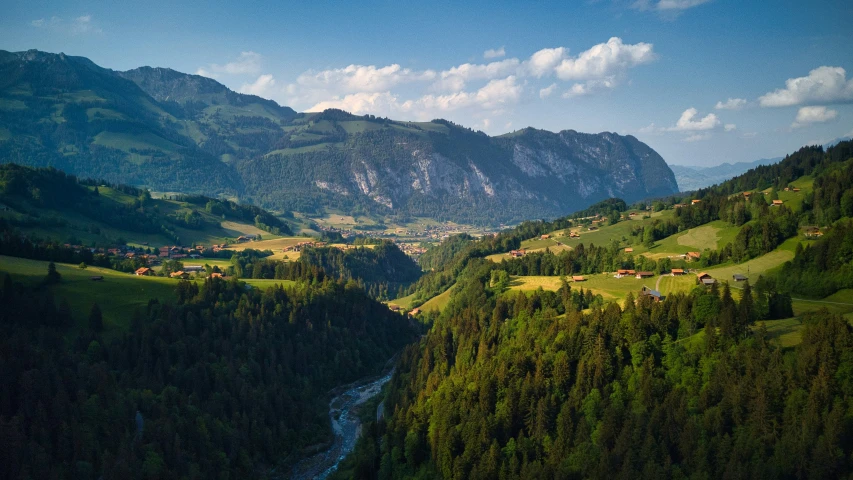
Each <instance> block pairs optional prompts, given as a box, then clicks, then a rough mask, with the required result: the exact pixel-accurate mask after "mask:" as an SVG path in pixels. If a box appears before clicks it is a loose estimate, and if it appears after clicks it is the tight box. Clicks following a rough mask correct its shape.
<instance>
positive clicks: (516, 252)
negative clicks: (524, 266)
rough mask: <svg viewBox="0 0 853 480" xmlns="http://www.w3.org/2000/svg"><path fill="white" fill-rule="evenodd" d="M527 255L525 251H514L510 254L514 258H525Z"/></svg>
mask: <svg viewBox="0 0 853 480" xmlns="http://www.w3.org/2000/svg"><path fill="white" fill-rule="evenodd" d="M525 253H527V252H526V251H525V250H524V249H521V250H513V251H511V252H509V254H510V255H512V256H513V257H523V256H524V254H525Z"/></svg>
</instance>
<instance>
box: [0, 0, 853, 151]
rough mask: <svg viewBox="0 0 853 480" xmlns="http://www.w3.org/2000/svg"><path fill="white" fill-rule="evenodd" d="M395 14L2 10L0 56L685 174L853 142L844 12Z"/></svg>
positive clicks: (715, 7)
mask: <svg viewBox="0 0 853 480" xmlns="http://www.w3.org/2000/svg"><path fill="white" fill-rule="evenodd" d="M400 3H402V2H395V1H379V2H373V1H363V2H299V3H287V2H241V3H239V4H236V3H235V4H230V3H229V2H219V1H205V2H184V3H182V4H181V5H173V4H172V2H160V1H157V0H151V1H146V2H133V3H125V2H86V1H74V0H66V1H62V2H16V1H13V2H11V4H7V5H4V8H3V12H4V14H3V16H2V18H0V49H5V50H11V51H19V50H27V49H30V48H37V49H39V50H45V51H50V52H60V51H61V52H65V53H67V54H71V55H80V56H85V57H88V58H91V59H92V60H93V61H95V62H96V63H98V64H99V65H102V66H104V67H107V68H113V69H116V70H126V69H130V68H134V67H137V66H141V65H151V66H162V67H170V68H174V69H176V70H179V71H183V72H188V73H199V74H203V75H207V76H211V77H213V78H216V79H217V80H218V81H220V82H222V83H224V84H225V85H227V86H229V87H230V88H232V89H234V90H238V91H243V92H246V93H255V94H258V95H261V96H263V97H267V98H271V99H273V100H276V101H277V102H279V103H280V104H283V105H289V106H291V107H293V108H294V109H296V110H299V111H308V110H317V109H322V108H326V107H338V108H343V109H346V110H349V111H352V112H354V113H358V114H363V113H371V114H374V115H380V116H389V117H391V118H395V119H401V120H429V119H432V118H447V119H449V120H452V121H454V122H457V123H460V124H462V125H465V126H469V127H473V128H476V129H480V130H483V131H485V132H487V133H489V134H502V133H506V132H509V131H513V130H516V129H519V128H524V127H527V126H533V127H536V128H543V129H548V130H553V131H558V130H563V129H574V130H578V131H583V132H600V131H615V132H618V133H622V134H632V135H635V136H637V137H638V138H640V139H641V140H643V141H645V142H646V143H648V144H649V145H651V146H652V147H653V148H655V149H656V150H657V151H658V152H660V154H661V155H662V156H663V157H664V159H666V160H667V161H668V162H669V163H673V164H682V165H685V164H687V165H715V164H719V163H722V162H737V161H750V160H755V159H758V158H764V157H773V156H778V155H784V154H785V153H788V152H791V151H793V150H795V149H796V148H798V147H800V146H802V145H805V144H813V143H824V142H827V141H830V140H833V139H835V138H837V137H842V136H851V135H853V31H851V29H850V27H849V26H850V25H851V24H853V8H851V6H850V2H849V1H827V2H816V1H812V2H802V1H798V2H793V1H778V2H743V1H725V0H639V1H636V0H626V1H622V0H598V1H587V2H535V3H534V2H467V4H466V5H462V6H460V5H458V3H460V2H434V3H428V2H420V3H419V4H416V5H400ZM766 3H772V5H766Z"/></svg>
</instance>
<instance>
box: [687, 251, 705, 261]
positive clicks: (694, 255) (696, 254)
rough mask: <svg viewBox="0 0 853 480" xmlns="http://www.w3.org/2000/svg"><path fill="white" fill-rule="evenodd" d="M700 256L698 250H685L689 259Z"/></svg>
mask: <svg viewBox="0 0 853 480" xmlns="http://www.w3.org/2000/svg"><path fill="white" fill-rule="evenodd" d="M701 256H702V254H701V253H699V252H687V258H689V259H691V260H699V257H701Z"/></svg>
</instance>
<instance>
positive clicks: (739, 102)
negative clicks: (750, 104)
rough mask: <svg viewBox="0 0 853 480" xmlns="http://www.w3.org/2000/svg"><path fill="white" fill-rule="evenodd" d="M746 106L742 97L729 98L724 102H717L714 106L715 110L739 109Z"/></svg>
mask: <svg viewBox="0 0 853 480" xmlns="http://www.w3.org/2000/svg"><path fill="white" fill-rule="evenodd" d="M744 106H746V100H745V99H743V98H729V99H728V100H726V101H725V102H717V104H716V105H714V108H715V109H717V110H740V109H741V108H743V107H744Z"/></svg>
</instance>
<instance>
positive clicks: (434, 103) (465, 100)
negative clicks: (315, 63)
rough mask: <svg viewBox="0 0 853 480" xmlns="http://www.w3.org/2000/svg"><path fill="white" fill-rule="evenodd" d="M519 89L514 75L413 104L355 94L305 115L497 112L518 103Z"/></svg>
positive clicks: (391, 96)
mask: <svg viewBox="0 0 853 480" xmlns="http://www.w3.org/2000/svg"><path fill="white" fill-rule="evenodd" d="M522 90H523V85H521V84H519V83H518V81H517V78H516V77H515V76H514V75H510V76H508V77H507V78H504V79H497V80H491V81H490V82H489V83H487V84H486V85H485V86H483V87H482V88H480V89H479V90H476V91H474V92H465V91H462V92H454V93H449V94H446V95H433V94H430V95H423V96H421V97H420V98H417V99H413V100H406V101H400V100H399V97H398V96H397V95H394V94H392V93H391V92H390V91H389V92H372V93H371V92H359V93H353V94H349V95H345V96H343V97H336V98H334V99H332V100H325V101H322V102H318V103H317V104H315V105H313V106H312V107H311V108H309V109H307V111H309V112H319V111H323V110H326V109H327V108H340V109H342V110H346V111H348V112H352V113H355V114H364V113H371V114H375V115H376V114H382V115H394V114H397V115H399V114H404V115H414V116H416V117H417V118H418V119H431V118H435V117H436V116H438V115H441V114H443V113H446V112H452V111H456V110H461V109H470V108H475V109H479V110H488V111H493V112H495V111H500V110H501V109H502V108H504V107H507V106H511V105H513V104H515V103H517V102H518V101H519V99H520V98H521V93H522Z"/></svg>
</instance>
